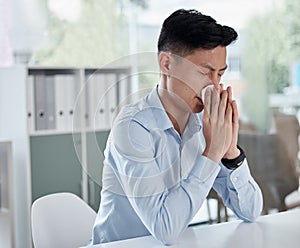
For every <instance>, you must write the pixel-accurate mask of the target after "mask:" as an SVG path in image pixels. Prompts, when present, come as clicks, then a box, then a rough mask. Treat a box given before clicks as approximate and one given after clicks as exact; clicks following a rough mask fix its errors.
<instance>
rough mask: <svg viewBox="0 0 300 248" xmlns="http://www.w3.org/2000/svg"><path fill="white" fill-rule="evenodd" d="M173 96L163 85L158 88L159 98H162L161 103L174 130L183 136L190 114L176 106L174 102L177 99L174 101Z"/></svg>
mask: <svg viewBox="0 0 300 248" xmlns="http://www.w3.org/2000/svg"><path fill="white" fill-rule="evenodd" d="M172 94H174V93H172V92H169V91H168V90H167V89H165V87H163V84H160V85H159V86H158V96H159V98H160V101H161V102H162V105H163V106H164V109H165V110H166V112H167V115H168V117H169V119H170V120H171V122H172V124H173V126H174V129H175V130H176V131H177V132H178V133H179V135H180V136H182V134H183V131H184V129H185V127H186V124H187V122H188V119H189V116H190V113H189V112H188V111H183V110H182V109H180V108H178V107H177V106H176V103H175V102H174V101H175V100H176V99H175V100H174V96H172ZM177 104H178V103H177Z"/></svg>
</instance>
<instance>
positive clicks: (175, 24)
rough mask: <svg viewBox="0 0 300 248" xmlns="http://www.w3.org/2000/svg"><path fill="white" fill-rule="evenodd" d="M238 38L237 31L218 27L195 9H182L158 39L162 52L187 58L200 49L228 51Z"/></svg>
mask: <svg viewBox="0 0 300 248" xmlns="http://www.w3.org/2000/svg"><path fill="white" fill-rule="evenodd" d="M237 37H238V35H237V32H236V31H235V30H234V29H233V28H231V27H228V26H222V25H220V24H218V23H217V22H216V20H215V19H213V18H212V17H210V16H207V15H203V14H201V13H200V12H199V11H197V10H194V9H191V10H185V9H179V10H177V11H175V12H174V13H172V14H171V15H170V16H169V17H168V18H167V19H166V20H165V21H164V23H163V25H162V28H161V31H160V35H159V39H158V52H159V53H160V52H162V51H171V52H172V53H174V54H177V55H180V56H186V55H189V54H191V53H192V52H193V51H194V50H195V49H198V48H202V49H213V48H216V47H217V46H224V47H226V46H228V45H229V44H231V43H232V42H233V41H235V40H236V39H237Z"/></svg>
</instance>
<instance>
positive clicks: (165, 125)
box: [146, 86, 173, 130]
mask: <svg viewBox="0 0 300 248" xmlns="http://www.w3.org/2000/svg"><path fill="white" fill-rule="evenodd" d="M146 103H147V104H148V105H149V107H152V108H153V112H155V114H153V116H152V117H153V118H154V119H155V122H156V124H157V127H158V128H160V129H162V130H167V129H169V128H172V127H173V124H172V122H171V120H170V118H169V117H168V115H167V112H166V110H165V108H164V106H163V105H162V102H161V100H160V98H159V95H158V86H156V87H155V88H154V89H153V90H152V91H151V92H150V94H149V95H148V96H147V98H146Z"/></svg>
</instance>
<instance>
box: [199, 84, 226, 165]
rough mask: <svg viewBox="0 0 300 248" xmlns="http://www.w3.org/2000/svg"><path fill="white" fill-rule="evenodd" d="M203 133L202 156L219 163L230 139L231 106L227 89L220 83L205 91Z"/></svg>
mask: <svg viewBox="0 0 300 248" xmlns="http://www.w3.org/2000/svg"><path fill="white" fill-rule="evenodd" d="M203 134H204V138H205V141H206V148H205V150H204V152H203V156H206V157H208V158H209V159H211V160H213V161H215V162H216V163H219V162H220V160H221V158H222V157H223V156H224V154H225V153H226V152H227V150H228V148H229V146H230V144H231V141H232V106H231V104H230V103H229V104H228V91H227V90H223V87H221V86H220V85H217V86H216V87H213V88H208V89H207V90H206V92H205V97H204V114H203Z"/></svg>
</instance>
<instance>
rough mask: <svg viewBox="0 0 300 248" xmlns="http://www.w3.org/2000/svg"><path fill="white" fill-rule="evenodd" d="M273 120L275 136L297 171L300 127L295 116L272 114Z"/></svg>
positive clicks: (299, 163)
mask: <svg viewBox="0 0 300 248" xmlns="http://www.w3.org/2000/svg"><path fill="white" fill-rule="evenodd" d="M273 118H274V122H275V126H276V131H277V134H278V136H279V138H280V140H281V141H282V142H283V144H284V145H285V147H286V152H287V153H288V155H289V156H290V158H291V160H292V162H293V163H295V166H296V168H297V169H299V165H300V162H299V159H298V152H299V139H298V138H299V134H300V126H299V122H298V120H297V117H296V116H295V115H288V114H283V113H280V112H274V113H273Z"/></svg>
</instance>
